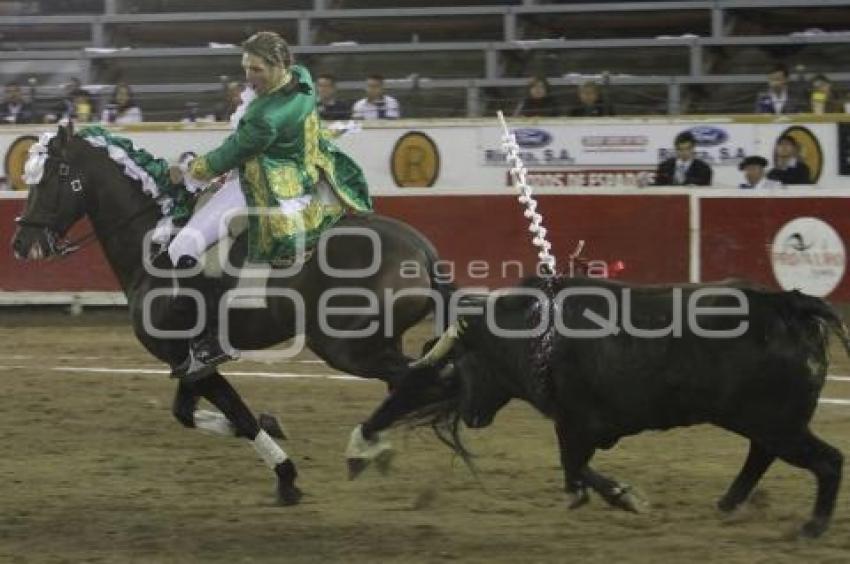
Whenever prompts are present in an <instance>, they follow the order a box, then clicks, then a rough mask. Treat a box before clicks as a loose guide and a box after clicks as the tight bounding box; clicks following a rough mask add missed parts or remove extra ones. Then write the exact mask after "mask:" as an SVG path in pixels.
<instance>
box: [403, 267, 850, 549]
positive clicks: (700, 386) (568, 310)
mask: <svg viewBox="0 0 850 564" xmlns="http://www.w3.org/2000/svg"><path fill="white" fill-rule="evenodd" d="M522 289H523V290H524V291H525V292H528V291H530V290H540V293H539V295H538V296H536V297H535V296H529V295H517V294H516V293H515V292H508V293H507V294H505V295H503V296H501V297H496V296H490V299H489V301H488V302H487V304H486V305H485V304H483V302H482V303H481V304H480V305H481V306H482V308H481V309H482V311H486V310H488V309H489V310H490V313H489V318H490V321H488V315H485V314H483V313H481V314H472V315H463V316H461V317H460V319H459V322H458V325H457V327H458V328H459V336H457V337H453V336H450V335H449V334H447V335H445V336H444V337H443V338H442V339H441V340H440V342H439V343H437V345H436V346H434V348H433V349H432V353H431V354H430V355H428V356H426V357H425V358H423V359H422V361H420V370H421V374H420V376H421V378H420V380H419V381H418V382H416V381H415V379H411V381H410V382H409V383H408V386H407V387H408V388H409V390H410V395H411V396H412V395H413V394H417V396H418V397H419V398H432V402H431V403H430V404H429V405H425V406H424V407H423V406H422V405H421V401H420V405H419V407H418V411H416V413H415V415H412V416H409V417H408V418H407V419H408V421H414V422H422V421H425V420H427V421H430V422H432V423H433V422H435V421H436V420H437V419H441V420H442V421H443V422H445V421H446V417H449V418H454V421H455V422H457V419H459V418H460V419H463V421H464V422H465V423H466V424H467V425H468V426H471V427H482V426H486V425H489V424H490V422H491V421H492V420H493V417H494V416H495V415H496V413H497V412H498V411H499V409H501V408H502V407H503V406H504V405H505V404H506V403H507V402H508V401H509V400H510V399H512V398H518V399H522V400H525V401H527V402H529V403H531V404H532V405H533V406H534V407H535V408H537V409H538V410H539V411H541V412H542V413H543V414H545V415H546V416H547V417H549V418H550V419H552V420H553V421H554V422H555V426H556V431H557V435H558V440H559V446H560V452H561V462H562V465H563V469H564V474H565V479H566V491H567V493H568V494H569V496H570V497H571V502H572V503H571V505H572V506H573V507H577V506H580V505H582V504H583V503H584V502H585V501H586V500H587V493H586V490H587V488H588V487H589V488H592V489H594V490H596V491H597V492H598V493H600V494H601V495H602V496H603V497H604V498H605V499H606V500H607V501H608V502H609V503H611V504H613V505H617V506H620V507H624V508H629V509H636V508H637V505H636V503H637V501H638V500H637V498H636V496H634V494H633V493H632V492H629V490H628V488H627V487H623V486H622V485H621V484H618V483H617V482H615V481H613V480H610V479H608V478H605V477H604V476H602V475H600V474H598V473H597V472H595V471H594V470H592V469H591V468H590V467H589V462H590V460H591V458H592V457H593V454H594V452H595V451H596V449H599V448H603V449H607V448H610V447H612V446H614V445H615V444H616V442H617V441H618V440H619V439H620V438H621V437H624V436H628V435H633V434H636V433H639V432H641V431H645V430H649V429H670V428H673V427H681V426H688V425H695V424H699V423H711V424H714V425H717V426H719V427H722V428H724V429H728V430H730V431H732V432H735V433H737V434H739V435H742V436H744V437H746V438H748V439H749V440H750V451H749V455H748V457H747V459H746V462H745V463H744V466H743V468H742V469H741V471H740V473H739V475H738V476H737V477H736V478H735V480H734V482H733V483H732V485H731V486H730V488H729V490H728V491H727V492H726V494H725V495H724V496H723V497H722V498H721V499H720V501H719V504H718V505H719V507H720V509H721V510H724V511H731V510H732V509H734V508H735V507H737V506H738V505H739V504H740V503H741V502H743V501H744V500H745V499H746V498H747V497H748V496H749V494H750V493H751V492H752V490H753V488H754V487H755V485H756V483H757V482H758V480H759V479H760V478H761V476H762V475H763V474H764V472H765V471H766V470H767V469H768V467H769V466H770V464H771V463H772V462H773V461H774V460H775V459H776V458H780V459H782V460H784V461H785V462H788V463H789V464H792V465H794V466H798V467H800V468H806V469H808V470H810V471H811V472H812V473H813V474H814V475H815V477H816V479H817V499H816V503H815V507H814V514H813V517H812V519H811V520H810V521H808V522H807V523H806V524H805V526H804V527H803V529H802V533H803V534H805V535H808V536H817V535H819V534H821V533H822V532H823V531H824V530H826V528H827V526H828V524H829V520H830V518H831V515H832V512H833V508H834V505H835V499H836V496H837V493H838V488H839V484H840V479H841V471H842V463H843V459H842V455H841V453H840V452H839V451H838V450H837V449H835V448H834V447H832V446H830V445H829V444H827V443H825V442H824V441H822V440H821V439H819V438H817V437H816V436H815V435H814V434H813V433H812V431H811V429H810V428H809V422H810V420H811V418H812V415H813V413H814V410H815V408H816V406H817V401H818V396H819V394H820V391H821V389H822V388H823V385H824V381H825V379H826V374H827V366H828V351H827V348H828V335H829V334H830V333H831V332H832V333H835V334H837V335H838V336H839V337H840V338H841V340H842V343H843V345H844V347H845V348H848V345H849V344H850V340H848V335H847V332H846V329H845V327H844V324H843V323H842V321H841V319H840V318H839V317H838V315H836V313H835V312H834V311H833V310H832V308H831V307H830V306H828V305H827V304H826V303H825V302H824V301H822V300H820V299H817V298H812V297H809V296H806V295H803V294H801V293H799V292H770V291H764V290H758V289H753V288H747V287H742V286H739V287H737V288H725V287H720V286H695V285H694V286H683V287H672V286H671V287H629V286H626V285H623V284H619V283H615V282H609V281H599V280H595V281H594V280H588V279H553V280H549V281H545V280H540V279H534V280H531V281H529V282H527V283H526V284H524V285H523V286H522ZM706 307H715V308H725V309H722V310H720V309H718V310H715V311H714V312H713V313H712V312H708V311H706V310H705V309H702V310H699V309H698V308H706ZM547 314H548V320H547V318H546V316H547ZM689 314H697V315H695V316H692V317H690V318H689ZM555 320H558V322H556V321H555ZM497 327H498V328H499V329H498V332H499V333H504V332H505V331H506V330H507V331H517V330H529V329H533V328H536V327H539V328H542V330H543V333H542V334H540V335H538V336H522V337H518V336H516V334H513V335H507V334H497V329H496V328H497ZM640 329H643V330H647V329H651V330H655V331H656V334H655V335H646V334H642V335H641V334H638V333H639V330H640ZM580 331H596V334H595V335H589V334H579V332H580ZM723 331H725V332H726V334H724V335H721V333H720V332H723ZM848 350H850V349H848ZM430 365H436V367H437V368H439V373H440V376H439V377H438V376H436V372H435V371H434V370H433V368H432V367H431V366H430ZM429 375H430V376H429ZM435 378H437V379H438V380H437V382H438V383H437V384H436V385H435V384H434V382H435V380H434V379H435ZM428 386H430V388H429V387H428ZM437 386H439V387H440V389H441V393H435V392H434V389H435V388H436V387H437ZM436 398H439V400H440V401H439V402H438V401H433V399H436ZM411 403H413V402H411ZM435 414H436V415H435ZM455 436H456V435H455Z"/></svg>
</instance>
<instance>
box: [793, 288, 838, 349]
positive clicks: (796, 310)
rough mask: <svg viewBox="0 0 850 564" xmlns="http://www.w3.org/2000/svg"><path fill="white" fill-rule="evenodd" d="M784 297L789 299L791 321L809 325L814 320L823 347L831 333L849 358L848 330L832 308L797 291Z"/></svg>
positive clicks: (820, 300)
mask: <svg viewBox="0 0 850 564" xmlns="http://www.w3.org/2000/svg"><path fill="white" fill-rule="evenodd" d="M785 295H786V296H789V298H790V302H789V304H788V305H789V309H788V313H790V314H791V317H792V319H794V320H796V321H798V322H802V323H811V321H812V320H814V321H815V322H816V323H817V324H818V325H819V326H820V328H821V330H822V331H821V335H822V339H823V341H824V345H826V344H827V343H826V341H828V337H829V334H830V333H832V334H833V335H835V336H836V337H838V339H839V340H840V341H841V345H842V346H843V347H844V350H845V352H846V353H847V355H848V356H850V330H848V328H847V325H846V324H845V323H844V320H843V319H842V318H841V315H839V313H838V312H837V311H836V310H835V308H834V307H832V306H831V305H830V304H828V303H827V302H825V301H824V300H822V299H820V298H815V297H813V296H807V295H806V294H803V293H802V292H800V291H798V290H794V291H793V292H788V293H787V294H785Z"/></svg>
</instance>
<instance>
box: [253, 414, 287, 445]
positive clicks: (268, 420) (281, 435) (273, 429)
mask: <svg viewBox="0 0 850 564" xmlns="http://www.w3.org/2000/svg"><path fill="white" fill-rule="evenodd" d="M257 423H258V424H259V425H260V429H262V430H263V431H265V432H266V433H268V434H269V436H270V437H274V438H275V439H280V440H282V441H285V440H288V439H289V437H288V436H287V435H286V433H285V432H284V431H283V427H281V426H280V422H279V421H278V420H277V417H275V416H274V415H270V414H268V413H261V414H260V415H259V417H257Z"/></svg>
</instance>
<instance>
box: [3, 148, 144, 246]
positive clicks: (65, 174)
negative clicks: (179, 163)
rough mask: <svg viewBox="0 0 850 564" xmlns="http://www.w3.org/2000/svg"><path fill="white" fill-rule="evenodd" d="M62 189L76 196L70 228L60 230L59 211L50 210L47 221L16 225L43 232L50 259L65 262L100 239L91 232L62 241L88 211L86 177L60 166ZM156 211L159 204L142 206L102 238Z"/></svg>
mask: <svg viewBox="0 0 850 564" xmlns="http://www.w3.org/2000/svg"><path fill="white" fill-rule="evenodd" d="M58 173H59V189H60V190H67V191H70V192H71V194H73V196H74V210H75V214H74V218H75V219H74V220H72V221H71V223H70V224H69V225H67V226H57V225H56V224H57V222H58V215H59V210H58V209H57V210H51V211H50V212H49V213H48V215H47V216H46V217H43V218H32V217H27V215H26V214H24V215H23V216H21V217H18V218H16V219H15V223H17V224H18V225H20V226H21V227H33V228H36V229H41V230H42V231H43V233H44V237H45V239H46V240H47V244H48V245H49V249H50V252H51V255H54V256H57V257H59V258H65V257H67V256H69V255H71V254H72V253H74V252H76V251H78V250H80V249H81V248H83V247H85V246H86V245H88V244H90V243H92V242H93V241H95V240H96V239H97V233H96V232H95V231H94V229H92V230H91V231H89V232H88V233H86V234H85V235H83V236H82V237H80V238H78V239H76V240H70V239H65V238H61V236H60V235H59V234H60V233H63V232H64V231H67V230H68V229H70V227H71V225H73V223H74V221H75V220H76V219H77V218H80V217H82V216H83V215H84V214H85V211H86V193H85V190H84V188H83V181H84V179H85V176H84V175H83V173H82V171H75V173H72V170H71V166H70V165H69V164H68V163H65V162H61V161H60V162H59V171H58ZM153 207H158V204H157V203H156V202H155V201H153V202H151V205H148V206H143V207H142V208H141V209H140V210H138V211H136V212H135V213H132V214H130V216H128V217H127V218H125V219H123V220H121V221H119V222H118V223H116V224H115V225H113V226H112V227H110V228H109V229H107V230H105V231H104V232H103V233H101V237H107V236H109V235H112V234H113V233H114V232H116V231H118V230H119V229H121V228H123V227H126V226H127V225H129V224H130V223H132V222H133V221H135V220H136V219H138V218H139V217H141V216H142V215H144V214H145V213H147V212H148V211H150V210H151V208H153Z"/></svg>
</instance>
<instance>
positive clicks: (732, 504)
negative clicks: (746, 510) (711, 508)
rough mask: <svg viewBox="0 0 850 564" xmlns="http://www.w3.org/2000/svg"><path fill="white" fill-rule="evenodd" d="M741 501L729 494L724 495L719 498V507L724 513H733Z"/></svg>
mask: <svg viewBox="0 0 850 564" xmlns="http://www.w3.org/2000/svg"><path fill="white" fill-rule="evenodd" d="M739 505H740V503H738V502H737V501H735V500H734V499H731V498H729V497H728V496H723V497H721V498H720V499H718V500H717V509H719V510H720V511H722V512H723V513H732V512H733V511H735V509H737V508H738V506H739Z"/></svg>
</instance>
